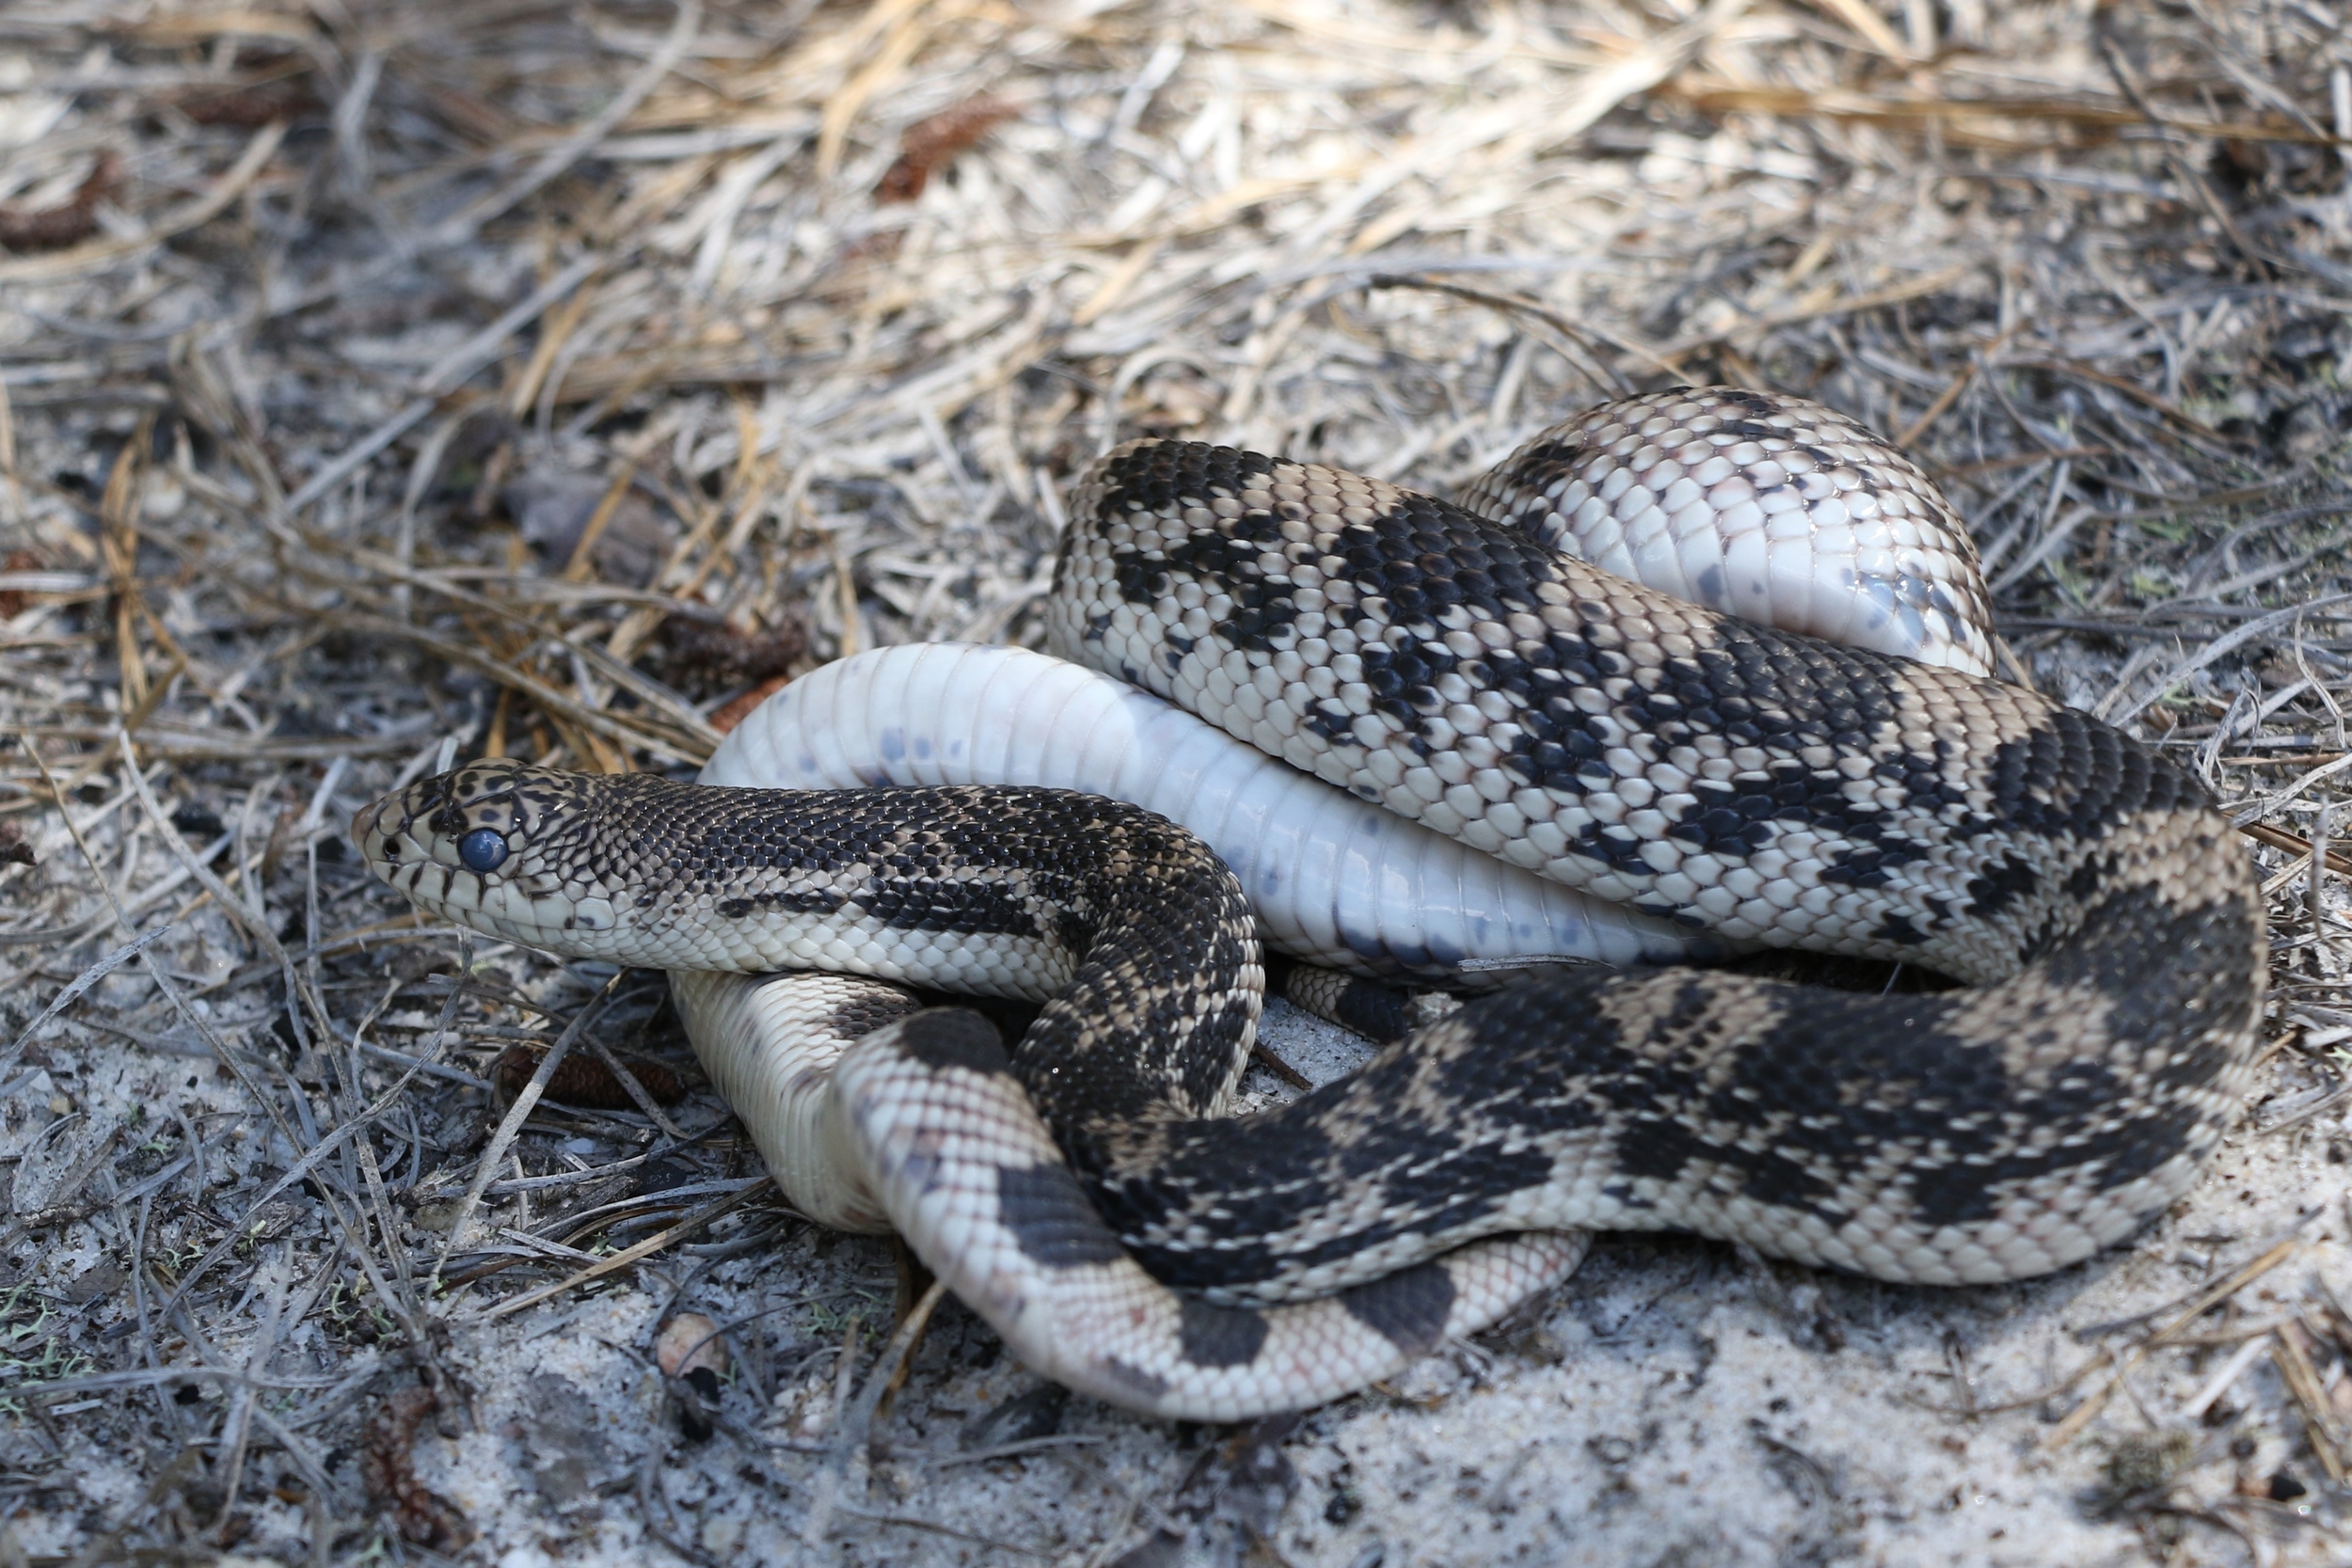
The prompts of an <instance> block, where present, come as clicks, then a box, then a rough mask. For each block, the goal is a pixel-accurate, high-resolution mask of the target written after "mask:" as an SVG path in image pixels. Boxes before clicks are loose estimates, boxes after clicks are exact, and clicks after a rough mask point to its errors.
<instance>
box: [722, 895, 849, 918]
mask: <svg viewBox="0 0 2352 1568" xmlns="http://www.w3.org/2000/svg"><path fill="white" fill-rule="evenodd" d="M847 902H848V899H847V897H846V896H845V895H842V894H838V893H834V892H832V891H831V890H829V889H822V888H816V889H810V890H807V891H799V890H795V889H789V888H786V889H773V888H771V889H768V890H765V891H763V892H759V893H754V894H747V895H744V896H742V897H740V898H723V899H721V900H720V901H719V904H718V911H719V913H720V914H722V915H723V916H724V917H725V918H727V919H729V920H741V919H742V918H743V917H744V916H746V915H754V914H758V913H760V912H762V911H767V910H790V911H793V912H794V913H795V914H831V913H833V912H834V911H835V910H837V909H839V908H840V907H841V906H842V905H843V904H845V903H847Z"/></svg>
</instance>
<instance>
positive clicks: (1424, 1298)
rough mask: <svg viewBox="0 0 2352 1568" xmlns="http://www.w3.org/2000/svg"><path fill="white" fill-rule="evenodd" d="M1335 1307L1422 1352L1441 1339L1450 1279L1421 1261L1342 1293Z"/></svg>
mask: <svg viewBox="0 0 2352 1568" xmlns="http://www.w3.org/2000/svg"><path fill="white" fill-rule="evenodd" d="M1340 1305H1341V1306H1342V1307H1346V1308H1347V1314H1348V1316H1349V1317H1351V1318H1354V1319H1355V1320H1356V1321H1357V1322H1358V1323H1362V1324H1363V1325H1364V1326H1365V1327H1367V1328H1370V1329H1373V1330H1375V1332H1377V1333H1378V1334H1379V1335H1380V1336H1381V1337H1382V1338H1386V1339H1387V1340H1388V1341H1389V1342H1390V1343H1391V1344H1392V1345H1394V1346H1395V1347H1396V1348H1397V1349H1399V1350H1401V1351H1403V1352H1405V1353H1406V1354H1408V1355H1423V1354H1428V1353H1429V1352H1430V1351H1433V1350H1435V1349H1437V1348H1438V1344H1439V1343H1440V1342H1441V1341H1442V1340H1443V1339H1444V1338H1445V1323H1446V1317H1447V1315H1448V1314H1449V1313H1451V1312H1452V1311H1453V1310H1454V1278H1453V1276H1452V1275H1449V1274H1447V1273H1446V1271H1445V1269H1444V1268H1443V1267H1442V1266H1440V1265H1438V1264H1436V1263H1422V1264H1420V1265H1418V1266H1416V1267H1414V1268H1409V1269H1401V1270H1399V1271H1398V1272H1397V1273H1395V1274H1392V1275H1387V1276H1385V1277H1384V1278H1380V1279H1375V1280H1372V1281H1370V1282H1368V1283H1366V1284H1362V1285H1358V1286H1356V1287H1354V1288H1353V1289H1351V1290H1346V1291H1341V1292H1340Z"/></svg>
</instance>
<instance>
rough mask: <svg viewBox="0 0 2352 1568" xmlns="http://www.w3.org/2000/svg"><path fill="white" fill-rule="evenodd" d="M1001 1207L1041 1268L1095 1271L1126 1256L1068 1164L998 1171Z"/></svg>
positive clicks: (1004, 1221)
mask: <svg viewBox="0 0 2352 1568" xmlns="http://www.w3.org/2000/svg"><path fill="white" fill-rule="evenodd" d="M996 1207H997V1213H998V1218H999V1220H1000V1221H1001V1223H1002V1224H1003V1225H1004V1227H1005V1228H1006V1229H1008V1230H1009V1231H1011V1232H1012V1235H1013V1243H1014V1244H1015V1245H1017V1246H1018V1247H1020V1249H1021V1255H1022V1256H1023V1257H1024V1258H1026V1259H1029V1261H1031V1262H1033V1263H1035V1264H1036V1265H1037V1266H1038V1267H1040V1268H1042V1269H1084V1268H1092V1267H1095V1266H1096V1265H1098V1264H1103V1263H1115V1262H1117V1261H1118V1260H1119V1259H1121V1258H1123V1257H1125V1256H1126V1254H1125V1253H1124V1252H1122V1251H1121V1250H1120V1245H1119V1238H1118V1237H1116V1236H1114V1235H1112V1234H1111V1233H1110V1230H1109V1228H1108V1227H1105V1226H1104V1224H1103V1221H1102V1218H1101V1216H1099V1215H1098V1214H1096V1213H1095V1212H1094V1206H1093V1205H1092V1204H1090V1203H1089V1202H1088V1201H1087V1196H1086V1194H1084V1193H1082V1192H1080V1191H1079V1190H1078V1183H1077V1181H1076V1180H1074V1179H1073V1178H1072V1176H1071V1174H1070V1172H1069V1170H1068V1169H1067V1168H1066V1167H1065V1166H1062V1165H1059V1164H1041V1165H1028V1166H1025V1167H1021V1168H1015V1167H1013V1166H1010V1165H1008V1166H1005V1167H1003V1168H1001V1169H999V1170H998V1171H997V1173H996Z"/></svg>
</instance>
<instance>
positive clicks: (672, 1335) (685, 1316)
mask: <svg viewBox="0 0 2352 1568" xmlns="http://www.w3.org/2000/svg"><path fill="white" fill-rule="evenodd" d="M653 1358H654V1362H655V1364H656V1365H657V1366H659V1367H660V1369H661V1375H662V1376H664V1377H685V1376H687V1375H688V1374H689V1373H691V1372H696V1371H703V1370H707V1371H709V1372H710V1373H711V1374H712V1376H713V1377H718V1376H723V1375H724V1374H725V1372H726V1370H727V1342H726V1340H724V1339H723V1338H720V1335H719V1325H718V1324H717V1323H712V1322H711V1321H710V1320H709V1319H708V1318H706V1317H704V1316H703V1315H702V1314H701V1313H700V1312H680V1313H679V1314H678V1315H677V1316H676V1317H675V1318H672V1319H671V1320H670V1321H669V1322H668V1323H664V1324H662V1325H661V1333H660V1337H659V1338H656V1339H655V1340H654V1342H653Z"/></svg>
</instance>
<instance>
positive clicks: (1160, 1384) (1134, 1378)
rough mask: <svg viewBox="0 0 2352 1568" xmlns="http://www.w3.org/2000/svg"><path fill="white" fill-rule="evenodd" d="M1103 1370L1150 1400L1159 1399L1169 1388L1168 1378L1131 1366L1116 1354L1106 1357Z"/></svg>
mask: <svg viewBox="0 0 2352 1568" xmlns="http://www.w3.org/2000/svg"><path fill="white" fill-rule="evenodd" d="M1103 1371H1104V1374H1105V1375H1106V1376H1109V1377H1111V1378H1114V1379H1116V1380H1117V1381H1119V1382H1120V1383H1123V1384H1125V1385H1126V1386H1128V1387H1130V1388H1133V1389H1134V1390H1135V1391H1136V1393H1138V1394H1140V1395H1142V1396H1143V1397H1144V1398H1145V1399H1148V1400H1155V1399H1158V1398H1159V1397H1160V1396H1161V1395H1162V1394H1165V1393H1167V1392H1168V1379H1166V1378H1164V1377H1162V1376H1161V1375H1160V1374H1159V1373H1157V1372H1150V1371H1146V1370H1143V1369H1142V1368H1141V1367H1135V1366H1130V1365H1128V1364H1127V1363H1126V1362H1124V1361H1121V1360H1120V1358H1119V1357H1117V1356H1116V1355H1112V1356H1105V1357H1104V1361H1103Z"/></svg>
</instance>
